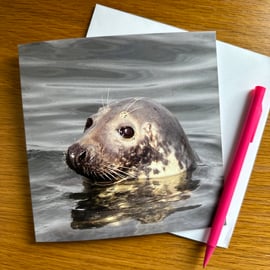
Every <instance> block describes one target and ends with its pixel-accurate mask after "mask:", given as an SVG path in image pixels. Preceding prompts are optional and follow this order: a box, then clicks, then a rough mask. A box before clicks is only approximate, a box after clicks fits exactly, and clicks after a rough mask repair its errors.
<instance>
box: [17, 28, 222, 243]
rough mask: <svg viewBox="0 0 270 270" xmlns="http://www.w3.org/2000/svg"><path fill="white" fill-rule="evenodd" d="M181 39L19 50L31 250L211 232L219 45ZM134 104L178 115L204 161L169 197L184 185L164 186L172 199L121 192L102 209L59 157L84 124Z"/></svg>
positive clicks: (217, 153) (217, 163)
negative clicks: (117, 105) (130, 100)
mask: <svg viewBox="0 0 270 270" xmlns="http://www.w3.org/2000/svg"><path fill="white" fill-rule="evenodd" d="M183 34H187V33H178V34H162V35H152V36H148V37H144V38H142V37H140V36H137V37H136V36H129V37H126V38H119V37H114V38H95V39H79V40H78V39H77V40H65V41H57V42H56V41H55V42H45V43H35V44H30V45H25V46H21V47H20V50H19V52H20V67H21V82H22V95H23V104H24V117H25V130H26V139H27V150H28V158H29V173H30V183H31V192H32V202H33V212H34V221H35V233H36V239H37V241H71V240H87V239H98V238H108V237H113V236H114V237H120V236H127V235H134V234H136V235H139V234H149V233H155V232H166V231H181V230H189V229H193V228H194V229H197V228H204V227H206V226H208V225H209V223H210V219H211V215H212V212H213V209H214V206H215V202H216V199H217V196H218V192H219V190H220V187H221V185H222V174H223V167H222V159H221V135H220V120H219V100H218V99H219V98H218V86H217V70H216V55H215V37H214V36H213V34H212V33H201V34H198V33H197V34H196V33H189V34H188V35H185V38H183V36H182V35H183ZM165 35H166V36H165ZM130 96H134V97H140V96H145V97H150V98H153V99H155V100H156V101H158V102H160V103H161V104H163V105H164V106H166V107H167V108H168V109H169V110H170V111H171V112H172V113H174V114H175V115H176V116H177V118H178V119H179V121H180V123H181V125H182V126H183V128H184V130H185V132H186V134H187V135H188V138H189V140H190V142H191V144H192V147H193V149H194V150H195V151H196V152H197V154H198V155H199V157H200V159H201V162H200V164H199V166H198V168H197V169H196V170H195V171H194V172H193V173H192V175H191V176H189V177H188V178H189V181H188V184H187V185H184V186H181V187H180V186H178V188H175V187H176V186H177V185H176V184H175V183H176V182H175V181H180V182H181V179H170V180H168V179H167V181H168V182H169V183H168V186H169V187H168V190H169V191H170V196H169V197H168V192H167V193H166V192H165V193H166V194H162V195H160V196H159V197H157V196H152V195H151V194H150V193H149V192H148V193H147V192H145V193H144V191H145V190H149V186H144V185H143V184H140V185H139V187H140V189H139V191H137V193H136V192H135V193H133V195H132V194H131V193H130V192H127V190H128V188H127V186H125V185H122V186H119V187H118V188H119V190H117V197H115V199H114V200H113V202H112V201H108V194H107V193H106V194H105V195H104V192H107V191H104V190H102V191H100V190H99V191H95V190H93V189H91V188H89V187H87V185H86V184H85V183H84V181H83V178H82V177H81V176H79V175H77V174H76V173H75V172H73V171H71V170H70V169H69V168H68V167H67V165H66V163H65V151H66V150H67V148H68V146H69V145H71V144H72V143H73V142H74V141H75V140H76V139H78V138H79V137H80V136H81V135H82V132H83V128H84V124H85V120H86V118H87V117H88V116H89V115H90V114H92V113H95V112H96V111H97V110H98V108H99V107H101V106H103V105H104V104H106V103H108V102H110V101H114V100H117V99H120V98H126V97H130ZM142 113H143V112H142ZM180 178H181V177H180ZM154 180H156V181H154ZM154 180H153V183H152V184H153V185H152V186H151V188H155V189H156V188H158V187H163V182H162V181H163V180H160V179H154ZM170 181H171V182H170ZM170 187H173V191H171V190H170ZM100 192H101V193H102V192H103V193H102V194H103V195H102V196H99V195H97V193H100ZM149 194H150V195H149ZM101 197H102V199H100V198H101ZM138 197H140V198H139V200H137V199H138ZM166 198H167V200H166Z"/></svg>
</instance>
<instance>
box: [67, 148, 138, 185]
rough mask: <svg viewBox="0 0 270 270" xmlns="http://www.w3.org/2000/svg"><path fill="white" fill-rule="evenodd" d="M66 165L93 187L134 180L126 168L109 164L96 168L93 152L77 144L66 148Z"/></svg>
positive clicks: (96, 163)
mask: <svg viewBox="0 0 270 270" xmlns="http://www.w3.org/2000/svg"><path fill="white" fill-rule="evenodd" d="M66 163H67V165H68V166H69V168H70V169H72V170H74V171H75V172H76V173H78V174H80V175H82V176H84V177H86V178H87V180H88V182H89V183H91V184H93V185H99V186H109V185H113V184H115V183H119V182H121V181H124V180H130V179H134V178H135V177H134V176H132V175H130V174H129V172H128V169H130V168H128V167H113V166H112V165H111V164H108V165H104V164H103V165H102V166H101V167H100V166H98V163H99V162H98V160H97V159H96V158H95V155H94V151H89V150H88V149H87V148H85V147H84V146H81V145H80V144H79V143H75V144H73V145H71V146H70V147H69V148H68V150H67V153H66Z"/></svg>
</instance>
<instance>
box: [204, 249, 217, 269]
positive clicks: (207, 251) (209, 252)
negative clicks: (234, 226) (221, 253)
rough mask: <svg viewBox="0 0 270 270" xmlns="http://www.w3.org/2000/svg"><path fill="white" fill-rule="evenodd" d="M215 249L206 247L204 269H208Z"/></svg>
mask: <svg viewBox="0 0 270 270" xmlns="http://www.w3.org/2000/svg"><path fill="white" fill-rule="evenodd" d="M214 250H215V248H214V247H211V246H207V247H206V251H205V255H204V261H203V268H205V267H206V265H207V264H208V262H209V260H210V258H211V256H212V254H213V253H214Z"/></svg>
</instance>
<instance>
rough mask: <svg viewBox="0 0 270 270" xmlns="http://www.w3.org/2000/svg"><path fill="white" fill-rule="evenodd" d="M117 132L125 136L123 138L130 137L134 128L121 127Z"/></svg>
mask: <svg viewBox="0 0 270 270" xmlns="http://www.w3.org/2000/svg"><path fill="white" fill-rule="evenodd" d="M118 132H119V134H120V135H121V136H122V137H123V138H125V139H130V138H132V137H133V136H134V133H135V132H134V129H133V128H132V127H121V128H120V129H119V130H118Z"/></svg>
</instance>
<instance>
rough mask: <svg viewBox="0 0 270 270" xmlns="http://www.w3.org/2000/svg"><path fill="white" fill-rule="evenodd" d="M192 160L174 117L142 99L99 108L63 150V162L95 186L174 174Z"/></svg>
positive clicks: (192, 164)
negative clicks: (64, 151) (78, 137)
mask: <svg viewBox="0 0 270 270" xmlns="http://www.w3.org/2000/svg"><path fill="white" fill-rule="evenodd" d="M197 160H198V157H197V155H196V153H195V152H194V151H193V149H192V148H191V146H190V143H189V141H188V138H187V136H186V134H185V132H184V130H183V128H182V126H181V125H180V123H179V121H178V120H177V118H176V117H175V116H174V115H173V114H172V113H171V112H170V111H169V110H168V109H166V108H165V107H164V106H162V105H161V104H159V103H157V102H155V101H153V100H151V99H148V98H143V97H141V98H127V99H122V100H120V101H117V102H112V103H109V104H108V105H106V106H103V107H101V108H100V109H99V110H98V112H97V113H96V114H94V115H92V116H90V117H88V119H87V121H86V124H85V128H84V133H83V136H82V137H81V138H80V139H79V140H77V141H76V142H75V143H74V144H72V145H71V146H70V147H69V148H68V150H67V152H66V163H67V164H68V166H69V167H70V168H71V169H72V170H74V171H75V172H77V173H78V174H80V175H82V176H84V177H86V178H87V179H88V180H89V181H90V182H91V183H92V184H96V185H113V184H115V183H116V182H121V181H132V180H134V179H151V178H155V179H156V178H161V177H168V176H172V175H177V174H181V173H184V172H186V171H187V170H193V169H194V168H195V167H196V161H197Z"/></svg>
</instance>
